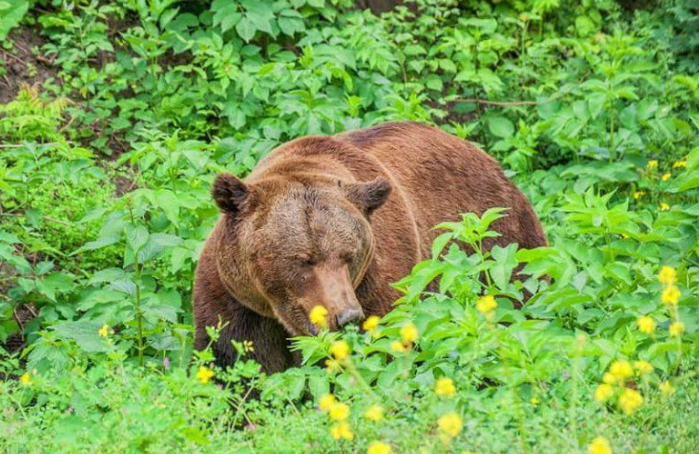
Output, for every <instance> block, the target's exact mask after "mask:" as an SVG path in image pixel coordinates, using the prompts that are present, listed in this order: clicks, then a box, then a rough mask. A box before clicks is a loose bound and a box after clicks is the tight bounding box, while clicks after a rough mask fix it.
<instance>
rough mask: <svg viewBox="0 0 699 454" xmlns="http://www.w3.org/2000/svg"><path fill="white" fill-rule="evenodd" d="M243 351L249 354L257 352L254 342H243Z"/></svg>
mask: <svg viewBox="0 0 699 454" xmlns="http://www.w3.org/2000/svg"><path fill="white" fill-rule="evenodd" d="M243 350H244V351H245V352H247V353H252V352H254V351H255V347H253V345H252V341H243Z"/></svg>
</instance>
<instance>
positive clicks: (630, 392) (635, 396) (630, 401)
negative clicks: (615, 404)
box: [619, 388, 643, 415]
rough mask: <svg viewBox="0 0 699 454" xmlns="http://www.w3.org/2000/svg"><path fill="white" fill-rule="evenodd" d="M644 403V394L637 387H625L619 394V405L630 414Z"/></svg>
mask: <svg viewBox="0 0 699 454" xmlns="http://www.w3.org/2000/svg"><path fill="white" fill-rule="evenodd" d="M642 403H643V396H641V393H639V392H638V391H636V390H635V389H631V388H625V389H624V391H623V392H622V393H621V396H619V407H620V408H621V410H622V411H623V412H624V413H625V414H627V415H630V414H631V413H633V412H634V411H636V409H637V408H638V407H640V406H641V404H642Z"/></svg>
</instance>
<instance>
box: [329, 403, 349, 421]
mask: <svg viewBox="0 0 699 454" xmlns="http://www.w3.org/2000/svg"><path fill="white" fill-rule="evenodd" d="M349 413H350V410H349V406H348V405H347V404H343V403H342V402H336V403H335V404H334V405H332V406H331V407H330V411H329V412H328V416H329V417H330V419H332V420H333V421H344V420H346V419H347V418H348V417H349Z"/></svg>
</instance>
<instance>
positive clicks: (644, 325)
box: [636, 315, 658, 334]
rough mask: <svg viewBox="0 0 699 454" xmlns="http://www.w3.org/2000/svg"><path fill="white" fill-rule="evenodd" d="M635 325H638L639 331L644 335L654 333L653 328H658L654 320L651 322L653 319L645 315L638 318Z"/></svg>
mask: <svg viewBox="0 0 699 454" xmlns="http://www.w3.org/2000/svg"><path fill="white" fill-rule="evenodd" d="M636 324H637V325H638V329H639V331H641V332H642V333H645V334H653V333H654V332H655V327H656V326H658V324H657V323H655V320H653V317H649V316H647V315H644V316H642V317H638V320H636Z"/></svg>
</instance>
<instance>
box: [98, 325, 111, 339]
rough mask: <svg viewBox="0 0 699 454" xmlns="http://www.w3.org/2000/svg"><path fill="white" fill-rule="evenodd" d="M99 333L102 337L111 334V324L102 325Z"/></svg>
mask: <svg viewBox="0 0 699 454" xmlns="http://www.w3.org/2000/svg"><path fill="white" fill-rule="evenodd" d="M99 335H100V337H107V336H109V325H107V324H106V323H105V324H104V325H102V328H100V330H99Z"/></svg>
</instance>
